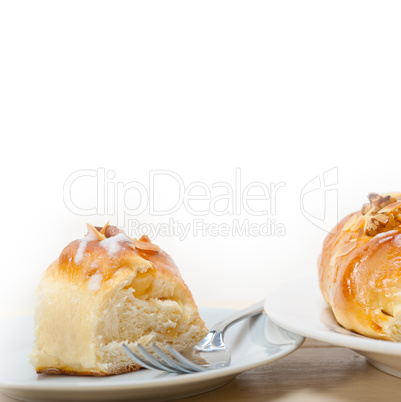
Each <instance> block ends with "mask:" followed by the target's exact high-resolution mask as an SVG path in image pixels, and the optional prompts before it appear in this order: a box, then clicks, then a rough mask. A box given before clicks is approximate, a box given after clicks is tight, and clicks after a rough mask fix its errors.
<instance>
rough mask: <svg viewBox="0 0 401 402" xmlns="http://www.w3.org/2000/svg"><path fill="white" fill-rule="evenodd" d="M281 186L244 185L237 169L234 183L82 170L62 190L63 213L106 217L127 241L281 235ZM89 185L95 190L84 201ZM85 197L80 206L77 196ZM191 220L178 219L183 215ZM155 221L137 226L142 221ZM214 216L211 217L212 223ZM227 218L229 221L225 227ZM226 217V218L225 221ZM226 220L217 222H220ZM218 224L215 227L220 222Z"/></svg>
mask: <svg viewBox="0 0 401 402" xmlns="http://www.w3.org/2000/svg"><path fill="white" fill-rule="evenodd" d="M285 185H286V184H285V182H277V183H274V182H272V183H268V184H266V183H264V182H261V181H253V182H249V183H244V180H243V178H242V173H241V169H240V168H237V169H235V172H234V175H233V180H231V181H230V182H227V181H219V182H214V183H205V182H201V181H196V182H191V183H185V182H184V180H183V179H182V177H181V176H180V175H179V174H178V173H176V172H173V171H171V170H152V171H149V172H148V178H147V182H146V183H144V182H140V181H130V182H123V181H118V180H117V174H116V172H115V171H113V170H106V169H105V168H98V169H96V170H92V169H83V170H77V171H75V172H73V173H72V174H70V175H69V176H68V177H67V179H66V181H65V183H64V188H63V198H64V203H65V205H66V207H67V209H68V210H69V211H70V212H72V213H74V214H76V215H80V216H95V215H96V216H107V219H110V220H111V221H112V222H113V224H116V225H117V226H119V227H124V228H125V229H126V231H127V233H128V234H129V235H130V236H133V237H137V236H139V235H141V234H148V235H149V236H150V237H151V238H155V237H157V236H178V237H179V239H180V240H183V239H185V238H186V237H187V236H188V235H189V234H191V235H193V236H285V234H286V229H285V226H284V224H282V223H280V222H277V220H276V219H275V215H276V213H277V197H278V195H279V193H280V191H282V189H283V188H284V187H285ZM88 186H90V187H91V188H94V189H95V190H94V191H93V192H90V195H89V201H88V190H87V189H88ZM82 192H84V193H85V194H86V199H85V202H83V201H82V199H81V198H80V197H79V194H82ZM183 213H184V215H186V216H188V215H189V216H190V217H192V219H190V220H189V222H188V221H187V219H184V221H187V222H184V221H183V219H177V215H178V214H180V216H182V214H183ZM142 215H147V216H151V217H154V219H152V221H155V220H156V223H155V222H152V223H149V222H142V220H141V216H142ZM213 217H215V218H213ZM227 217H230V218H232V219H229V220H228V221H229V222H227ZM224 218H225V219H224ZM222 219H223V220H225V221H224V222H221V220H222ZM219 221H220V222H219Z"/></svg>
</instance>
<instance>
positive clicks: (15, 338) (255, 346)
mask: <svg viewBox="0 0 401 402" xmlns="http://www.w3.org/2000/svg"><path fill="white" fill-rule="evenodd" d="M200 312H201V315H202V318H203V319H204V320H205V321H206V324H207V325H211V324H213V323H214V322H216V321H217V320H219V319H221V318H223V317H225V316H227V315H229V314H230V313H231V312H232V310H227V309H217V308H205V309H200ZM0 328H2V329H3V328H8V329H9V330H8V331H7V334H8V340H7V341H6V342H4V340H3V341H2V342H1V344H3V345H4V344H6V345H7V347H6V350H3V351H0V352H1V359H0V392H2V393H4V394H6V395H8V396H10V397H12V398H16V399H19V400H22V401H68V402H69V401H71V400H86V401H105V400H113V401H123V400H130V401H134V400H135V401H137V400H140V401H145V400H158V401H160V400H171V399H177V398H184V397H188V396H192V395H196V394H200V393H203V392H207V391H211V390H213V389H216V388H218V387H220V386H222V385H224V384H226V383H227V382H229V381H230V380H231V379H232V378H234V377H235V376H236V375H237V374H239V373H241V372H243V371H245V370H249V369H251V368H254V367H258V366H261V365H264V364H267V363H270V362H273V361H275V360H278V359H280V358H282V357H284V356H286V355H288V354H290V353H291V352H293V351H294V350H296V349H297V348H299V347H300V346H301V345H302V343H303V341H304V338H303V337H302V336H300V335H296V334H292V333H291V332H289V331H286V330H283V329H281V328H279V327H277V326H276V325H275V324H273V323H272V322H271V321H270V320H269V319H268V318H267V316H266V315H265V314H263V315H260V316H258V317H254V318H250V319H247V320H244V321H242V322H239V323H237V324H236V325H234V326H232V327H231V328H229V329H228V330H227V333H226V335H225V340H226V344H227V345H228V346H229V347H230V348H231V350H232V363H231V365H230V366H229V367H226V368H223V369H219V370H214V371H210V372H205V373H195V374H185V375H176V374H170V373H164V372H156V371H151V370H140V371H137V372H135V373H128V374H122V375H117V376H110V377H74V376H49V375H43V374H42V375H36V374H35V372H34V370H33V369H32V367H31V366H30V364H29V361H28V354H29V351H30V349H31V345H32V332H33V319H32V317H24V318H19V319H13V320H3V321H0ZM3 336H4V335H3Z"/></svg>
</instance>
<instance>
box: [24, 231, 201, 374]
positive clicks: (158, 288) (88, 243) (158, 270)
mask: <svg viewBox="0 0 401 402" xmlns="http://www.w3.org/2000/svg"><path fill="white" fill-rule="evenodd" d="M110 229H112V230H110ZM88 230H89V232H88V235H87V236H86V237H84V238H83V239H81V240H77V241H74V242H72V243H70V244H69V245H68V246H67V247H66V248H65V249H64V250H63V252H62V253H61V255H60V257H59V258H58V259H57V260H56V261H55V262H54V263H53V264H51V265H50V267H49V268H48V269H47V270H46V272H45V274H44V275H43V277H42V279H41V281H40V283H39V287H38V290H37V304H36V308H35V342H34V347H33V351H32V353H31V363H32V365H33V366H34V368H35V369H36V371H37V373H48V374H71V375H94V376H103V375H111V374H121V373H127V372H132V371H136V370H138V369H139V368H140V367H139V366H138V365H137V364H136V363H134V362H133V361H132V360H131V359H130V358H129V357H128V356H127V354H126V353H125V352H124V351H123V349H122V347H121V343H122V342H124V343H125V344H127V345H128V347H130V348H131V349H132V350H134V351H135V346H134V344H135V343H136V342H139V343H141V344H142V345H143V346H145V347H146V348H148V349H149V348H150V345H151V343H155V344H156V345H157V346H159V347H160V348H161V349H163V350H165V351H166V347H165V346H166V344H169V345H171V346H173V347H174V348H176V349H177V350H178V351H184V350H186V349H188V348H190V347H192V346H193V345H195V344H196V343H197V342H198V341H200V340H201V339H202V338H203V337H204V336H205V335H206V333H207V329H206V327H205V324H204V322H203V320H202V319H201V317H200V315H199V312H198V309H197V307H196V305H195V302H194V299H193V297H192V294H191V292H190V290H189V289H188V287H187V285H186V284H185V282H184V281H183V279H182V277H181V275H180V273H179V271H178V268H177V267H176V266H175V264H174V262H173V260H172V259H171V258H170V257H169V256H168V254H167V253H165V252H164V251H162V250H160V248H159V247H158V246H156V245H154V244H153V243H151V242H150V240H149V239H148V238H147V237H146V236H142V237H141V238H140V239H139V240H137V239H130V238H128V237H127V236H126V235H125V234H123V233H122V232H120V231H118V229H117V230H116V228H114V227H110V226H107V225H106V226H105V227H104V228H94V227H93V226H90V225H88ZM106 230H108V232H107V231H106ZM107 234H109V237H107Z"/></svg>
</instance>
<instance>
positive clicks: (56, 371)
mask: <svg viewBox="0 0 401 402" xmlns="http://www.w3.org/2000/svg"><path fill="white" fill-rule="evenodd" d="M140 368H141V367H140V366H139V365H135V366H131V367H124V368H123V369H120V370H115V371H113V372H109V373H106V372H102V371H96V370H73V369H70V368H68V367H65V368H53V367H44V368H42V367H38V368H37V369H36V374H54V375H79V376H95V377H106V376H108V375H117V374H125V373H133V372H135V371H138V370H139V369H140Z"/></svg>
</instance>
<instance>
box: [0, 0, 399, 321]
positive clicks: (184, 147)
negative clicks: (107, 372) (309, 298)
mask: <svg viewBox="0 0 401 402" xmlns="http://www.w3.org/2000/svg"><path fill="white" fill-rule="evenodd" d="M400 11H401V10H400V6H399V3H398V2H391V1H389V2H381V3H380V2H371V1H364V2H355V1H336V2H324V1H300V2H288V1H281V2H265V1H252V2H248V1H227V2H226V1H202V2H190V1H164V2H155V1H146V2H145V1H144V2H125V1H119V2H114V1H109V2H105V1H97V2H86V1H66V2H56V1H35V2H32V1H30V2H21V1H12V2H2V3H1V6H0V58H1V62H0V131H1V138H2V140H1V141H2V145H1V162H0V163H1V197H0V200H1V201H0V202H1V220H2V230H1V243H0V244H1V266H0V269H1V277H0V306H1V307H0V308H1V314H3V315H4V314H9V313H10V312H14V311H26V309H28V310H29V309H30V308H31V307H32V305H33V303H34V289H35V287H36V285H37V282H38V280H39V278H40V275H41V273H42V272H43V271H44V270H45V269H46V267H47V266H48V265H49V264H50V262H52V261H53V260H54V259H55V258H57V256H58V255H59V253H60V252H61V250H62V249H63V247H65V246H66V245H67V244H68V243H69V242H70V241H72V240H73V239H76V238H80V237H82V236H83V235H84V234H85V232H86V229H85V223H86V222H91V223H94V224H97V225H102V224H104V223H105V222H106V221H107V220H109V219H111V223H116V222H115V219H116V217H115V215H113V214H110V215H109V216H107V214H105V215H103V216H101V215H99V214H97V215H93V216H78V215H76V214H74V213H72V212H71V211H70V210H68V208H67V207H66V205H65V203H64V201H63V185H64V183H65V181H66V180H67V178H68V177H69V175H71V174H72V173H73V172H76V171H78V170H82V169H89V170H92V171H97V169H99V168H103V169H105V171H113V172H115V178H114V179H113V180H114V181H113V180H111V183H117V182H120V183H130V182H132V181H136V182H139V183H143V184H144V185H145V186H148V180H149V172H150V171H152V170H157V169H164V170H170V171H172V172H174V173H176V174H177V175H179V176H180V177H181V179H182V180H183V182H184V183H185V186H188V185H189V184H190V183H193V182H198V181H200V182H204V183H206V184H207V185H208V186H212V184H214V183H218V182H222V181H223V182H227V183H231V184H232V185H234V180H235V172H236V169H237V168H240V170H241V175H242V181H243V185H244V186H245V185H246V184H248V183H251V182H255V181H258V182H263V183H266V184H267V185H270V184H271V183H279V182H284V183H285V187H283V188H281V189H280V190H279V192H278V193H277V200H276V201H277V211H276V214H275V215H274V216H273V215H272V214H270V215H268V216H265V217H257V216H253V215H251V214H248V213H246V212H244V211H242V213H240V214H234V215H231V216H230V215H226V216H222V217H218V216H215V215H213V214H212V213H208V214H207V215H205V216H204V217H201V218H202V219H204V220H205V221H207V222H209V223H217V224H221V223H223V222H226V223H228V224H232V223H233V221H234V219H237V220H239V221H242V220H244V219H249V220H250V221H251V222H254V223H262V222H263V221H264V220H265V219H266V218H274V219H275V220H276V221H277V222H279V223H282V224H283V225H284V226H285V228H286V235H285V236H281V237H280V236H194V235H191V236H188V237H187V238H186V239H185V240H180V239H179V238H178V237H177V236H173V235H171V236H159V237H157V238H155V239H154V241H155V242H156V243H158V244H159V245H160V246H161V247H162V248H164V249H165V250H166V251H167V252H169V253H170V254H171V255H172V256H173V258H174V259H175V261H176V263H177V265H178V266H179V267H180V270H181V273H182V275H183V276H184V278H185V279H186V281H187V283H188V285H189V286H190V288H191V289H192V291H193V294H194V296H195V299H196V301H197V302H198V303H200V304H211V305H213V304H214V303H220V304H223V303H225V302H227V303H228V304H231V305H233V304H235V303H238V304H241V303H244V302H252V301H254V300H257V299H260V298H263V297H265V295H266V294H267V293H268V292H269V291H270V290H271V289H273V288H275V287H276V286H278V285H279V284H280V283H281V282H283V281H286V280H291V279H293V278H294V279H295V278H299V277H302V276H305V275H308V274H314V273H315V272H316V260H317V257H318V254H319V252H320V248H321V244H322V241H323V239H324V236H325V235H326V232H325V231H324V230H323V229H326V230H328V228H329V227H330V226H332V225H334V223H335V222H336V220H337V218H338V217H342V216H344V215H345V214H347V213H349V212H351V211H353V210H356V209H358V208H360V206H361V205H362V203H363V202H365V197H366V195H367V193H369V192H371V191H376V192H384V191H397V190H400V184H399V178H400V162H399V152H400V126H401V121H400V106H401V74H400V71H401V53H400V39H401V24H400V17H401V15H400ZM327 171H331V172H330V174H333V172H334V173H335V172H337V173H338V178H337V179H335V181H336V182H337V184H335V183H334V185H333V186H332V187H331V189H332V190H333V189H334V191H331V192H330V193H327V194H329V195H330V197H328V200H329V202H328V203H327V208H326V215H322V214H323V212H324V194H325V191H326V189H325V188H322V189H320V190H317V191H314V192H313V193H310V194H309V196H308V197H306V198H305V204H304V208H306V209H307V211H309V212H310V213H312V214H313V213H315V215H316V216H320V217H321V219H322V220H321V221H320V224H319V225H320V227H318V226H316V225H315V224H313V223H311V222H310V221H309V220H308V219H306V218H305V217H304V215H303V214H302V211H301V203H300V196H301V192H302V189H303V187H304V186H305V185H306V184H307V183H308V182H309V181H311V180H313V179H314V178H316V177H320V178H321V179H322V178H323V176H322V175H323V174H324V172H327ZM316 180H318V179H316ZM333 180H334V179H333ZM77 183H78V181H77V182H76V187H73V197H75V198H74V199H75V201H76V202H77V203H79V205H81V206H83V207H85V208H89V207H93V206H96V203H97V195H96V183H95V182H94V181H93V180H92V181H91V180H90V178H86V179H85V180H84V179H83V180H82V181H79V184H77ZM336 191H337V193H336ZM157 194H158V195H157V197H156V202H159V203H161V204H160V205H162V204H163V202H166V203H167V202H172V201H173V199H174V192H173V191H172V190H171V189H170V188H169V185H167V184H164V186H162V187H160V188H159V189H158V193H157ZM335 194H337V195H338V199H337V201H338V202H337V201H336V199H335V198H333V197H332V196H333V195H335ZM131 197H133V195H132V193H131ZM128 198H129V197H128V192H127V200H128V202H131V204H130V205H134V204H135V199H134V198H132V199H128ZM258 205H260V204H258ZM322 217H323V218H322ZM169 218H172V219H174V220H175V221H178V222H182V223H186V224H188V223H191V222H192V221H193V219H195V218H197V217H196V216H193V215H191V214H190V213H188V211H186V210H185V208H184V207H182V208H180V209H179V210H178V211H177V212H175V213H173V214H171V216H155V215H154V214H151V213H149V211H148V210H147V211H144V212H143V213H142V214H141V215H140V216H139V217H135V219H139V220H140V221H141V222H142V223H146V224H157V223H160V222H166V221H167V220H168V219H169ZM314 222H315V223H316V222H318V221H317V220H315V221H314ZM295 302H296V301H294V303H295Z"/></svg>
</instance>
